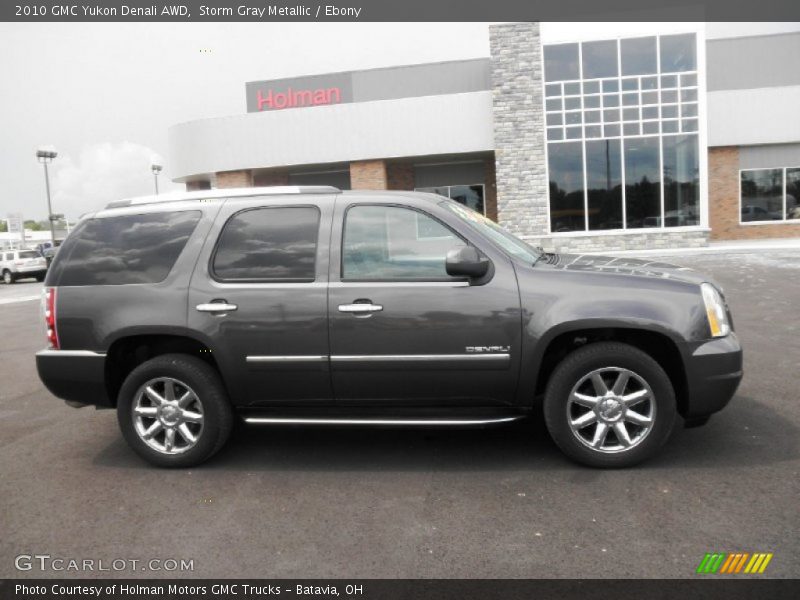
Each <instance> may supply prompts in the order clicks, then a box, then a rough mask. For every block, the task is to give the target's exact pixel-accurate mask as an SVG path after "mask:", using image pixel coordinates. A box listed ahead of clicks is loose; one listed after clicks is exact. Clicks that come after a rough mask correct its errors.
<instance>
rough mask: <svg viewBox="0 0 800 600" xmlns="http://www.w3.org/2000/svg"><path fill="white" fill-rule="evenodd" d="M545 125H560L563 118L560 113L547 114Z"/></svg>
mask: <svg viewBox="0 0 800 600" xmlns="http://www.w3.org/2000/svg"><path fill="white" fill-rule="evenodd" d="M547 124H548V125H562V124H563V117H562V116H561V113H548V115H547Z"/></svg>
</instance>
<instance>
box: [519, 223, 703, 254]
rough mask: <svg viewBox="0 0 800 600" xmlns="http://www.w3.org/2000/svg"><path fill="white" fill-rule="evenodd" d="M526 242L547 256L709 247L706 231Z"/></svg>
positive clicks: (597, 236)
mask: <svg viewBox="0 0 800 600" xmlns="http://www.w3.org/2000/svg"><path fill="white" fill-rule="evenodd" d="M524 239H525V241H526V242H528V243H529V244H531V245H533V246H541V247H542V248H544V249H545V250H546V251H547V252H570V253H578V254H580V253H582V252H620V251H623V250H658V249H664V250H666V249H668V248H700V247H703V246H707V245H708V230H705V229H693V230H691V231H669V232H666V231H665V232H657V233H618V234H617V233H612V234H601V235H573V236H561V235H558V236H553V235H550V236H541V237H528V236H526V237H525V238H524Z"/></svg>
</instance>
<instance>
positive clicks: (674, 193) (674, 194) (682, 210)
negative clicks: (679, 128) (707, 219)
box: [661, 135, 700, 227]
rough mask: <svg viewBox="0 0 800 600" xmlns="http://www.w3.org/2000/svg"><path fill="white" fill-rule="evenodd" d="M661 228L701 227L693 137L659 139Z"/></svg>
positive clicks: (696, 155)
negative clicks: (661, 202) (662, 192)
mask: <svg viewBox="0 0 800 600" xmlns="http://www.w3.org/2000/svg"><path fill="white" fill-rule="evenodd" d="M661 143H662V149H663V161H664V171H663V176H664V227H683V226H685V225H699V224H700V175H699V173H700V171H699V170H700V163H699V158H698V156H699V154H698V149H697V136H696V135H670V136H666V137H663V138H661Z"/></svg>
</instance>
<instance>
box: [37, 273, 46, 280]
mask: <svg viewBox="0 0 800 600" xmlns="http://www.w3.org/2000/svg"><path fill="white" fill-rule="evenodd" d="M36 281H44V274H41V275H37V276H36Z"/></svg>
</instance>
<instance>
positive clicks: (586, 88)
mask: <svg viewBox="0 0 800 600" xmlns="http://www.w3.org/2000/svg"><path fill="white" fill-rule="evenodd" d="M583 76H584V77H586V74H585V73H584V75H583ZM583 93H584V94H599V93H600V82H599V81H584V82H583Z"/></svg>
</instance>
